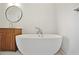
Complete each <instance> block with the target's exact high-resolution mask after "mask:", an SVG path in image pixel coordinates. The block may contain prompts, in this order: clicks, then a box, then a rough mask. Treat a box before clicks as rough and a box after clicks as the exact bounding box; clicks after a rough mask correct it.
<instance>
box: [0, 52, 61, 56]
mask: <svg viewBox="0 0 79 59" xmlns="http://www.w3.org/2000/svg"><path fill="white" fill-rule="evenodd" d="M0 55H22V54H21V53H20V52H19V51H16V52H14V51H0ZM55 55H62V54H61V53H60V52H57V53H56V54H55Z"/></svg>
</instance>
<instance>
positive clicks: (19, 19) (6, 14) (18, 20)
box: [5, 5, 23, 23]
mask: <svg viewBox="0 0 79 59" xmlns="http://www.w3.org/2000/svg"><path fill="white" fill-rule="evenodd" d="M11 7H16V8H18V9H20V11H21V16H20V18H19V19H17V20H16V21H11V20H10V19H8V17H7V11H8V10H9V8H11ZM22 16H23V12H22V10H21V8H19V7H18V6H15V5H13V6H9V7H8V8H7V9H6V10H5V17H6V19H7V20H8V21H9V22H12V23H17V22H19V21H20V20H21V18H22Z"/></svg>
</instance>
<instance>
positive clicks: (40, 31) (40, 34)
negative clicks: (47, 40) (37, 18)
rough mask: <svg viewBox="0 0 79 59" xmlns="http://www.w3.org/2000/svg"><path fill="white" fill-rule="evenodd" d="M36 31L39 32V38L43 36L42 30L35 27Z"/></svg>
mask: <svg viewBox="0 0 79 59" xmlns="http://www.w3.org/2000/svg"><path fill="white" fill-rule="evenodd" d="M35 28H36V29H37V32H36V34H39V36H41V37H42V36H43V32H42V30H41V29H40V28H39V27H35Z"/></svg>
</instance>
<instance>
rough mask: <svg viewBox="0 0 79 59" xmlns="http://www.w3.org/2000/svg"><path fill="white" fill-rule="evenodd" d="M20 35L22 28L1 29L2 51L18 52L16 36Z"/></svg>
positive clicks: (0, 43) (0, 42) (0, 47)
mask: <svg viewBox="0 0 79 59" xmlns="http://www.w3.org/2000/svg"><path fill="white" fill-rule="evenodd" d="M20 34H22V29H21V28H0V50H1V51H16V50H17V47H16V35H20Z"/></svg>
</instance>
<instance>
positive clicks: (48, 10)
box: [0, 3, 57, 33]
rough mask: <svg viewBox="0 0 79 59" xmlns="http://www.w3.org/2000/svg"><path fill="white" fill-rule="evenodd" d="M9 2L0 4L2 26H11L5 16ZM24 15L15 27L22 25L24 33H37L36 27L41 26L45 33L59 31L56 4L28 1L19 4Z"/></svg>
mask: <svg viewBox="0 0 79 59" xmlns="http://www.w3.org/2000/svg"><path fill="white" fill-rule="evenodd" d="M7 7H8V4H0V22H1V23H0V25H1V26H0V27H9V22H8V21H7V20H6V18H5V9H6V8H7ZM19 7H20V8H21V9H22V11H23V17H22V20H21V21H20V22H18V23H17V24H15V27H22V29H23V33H36V29H35V27H40V28H41V29H42V30H43V32H44V33H57V26H56V19H55V18H56V16H55V14H56V13H55V6H54V4H45V3H44V4H40V3H37V4H33V3H26V4H21V5H20V6H19Z"/></svg>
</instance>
